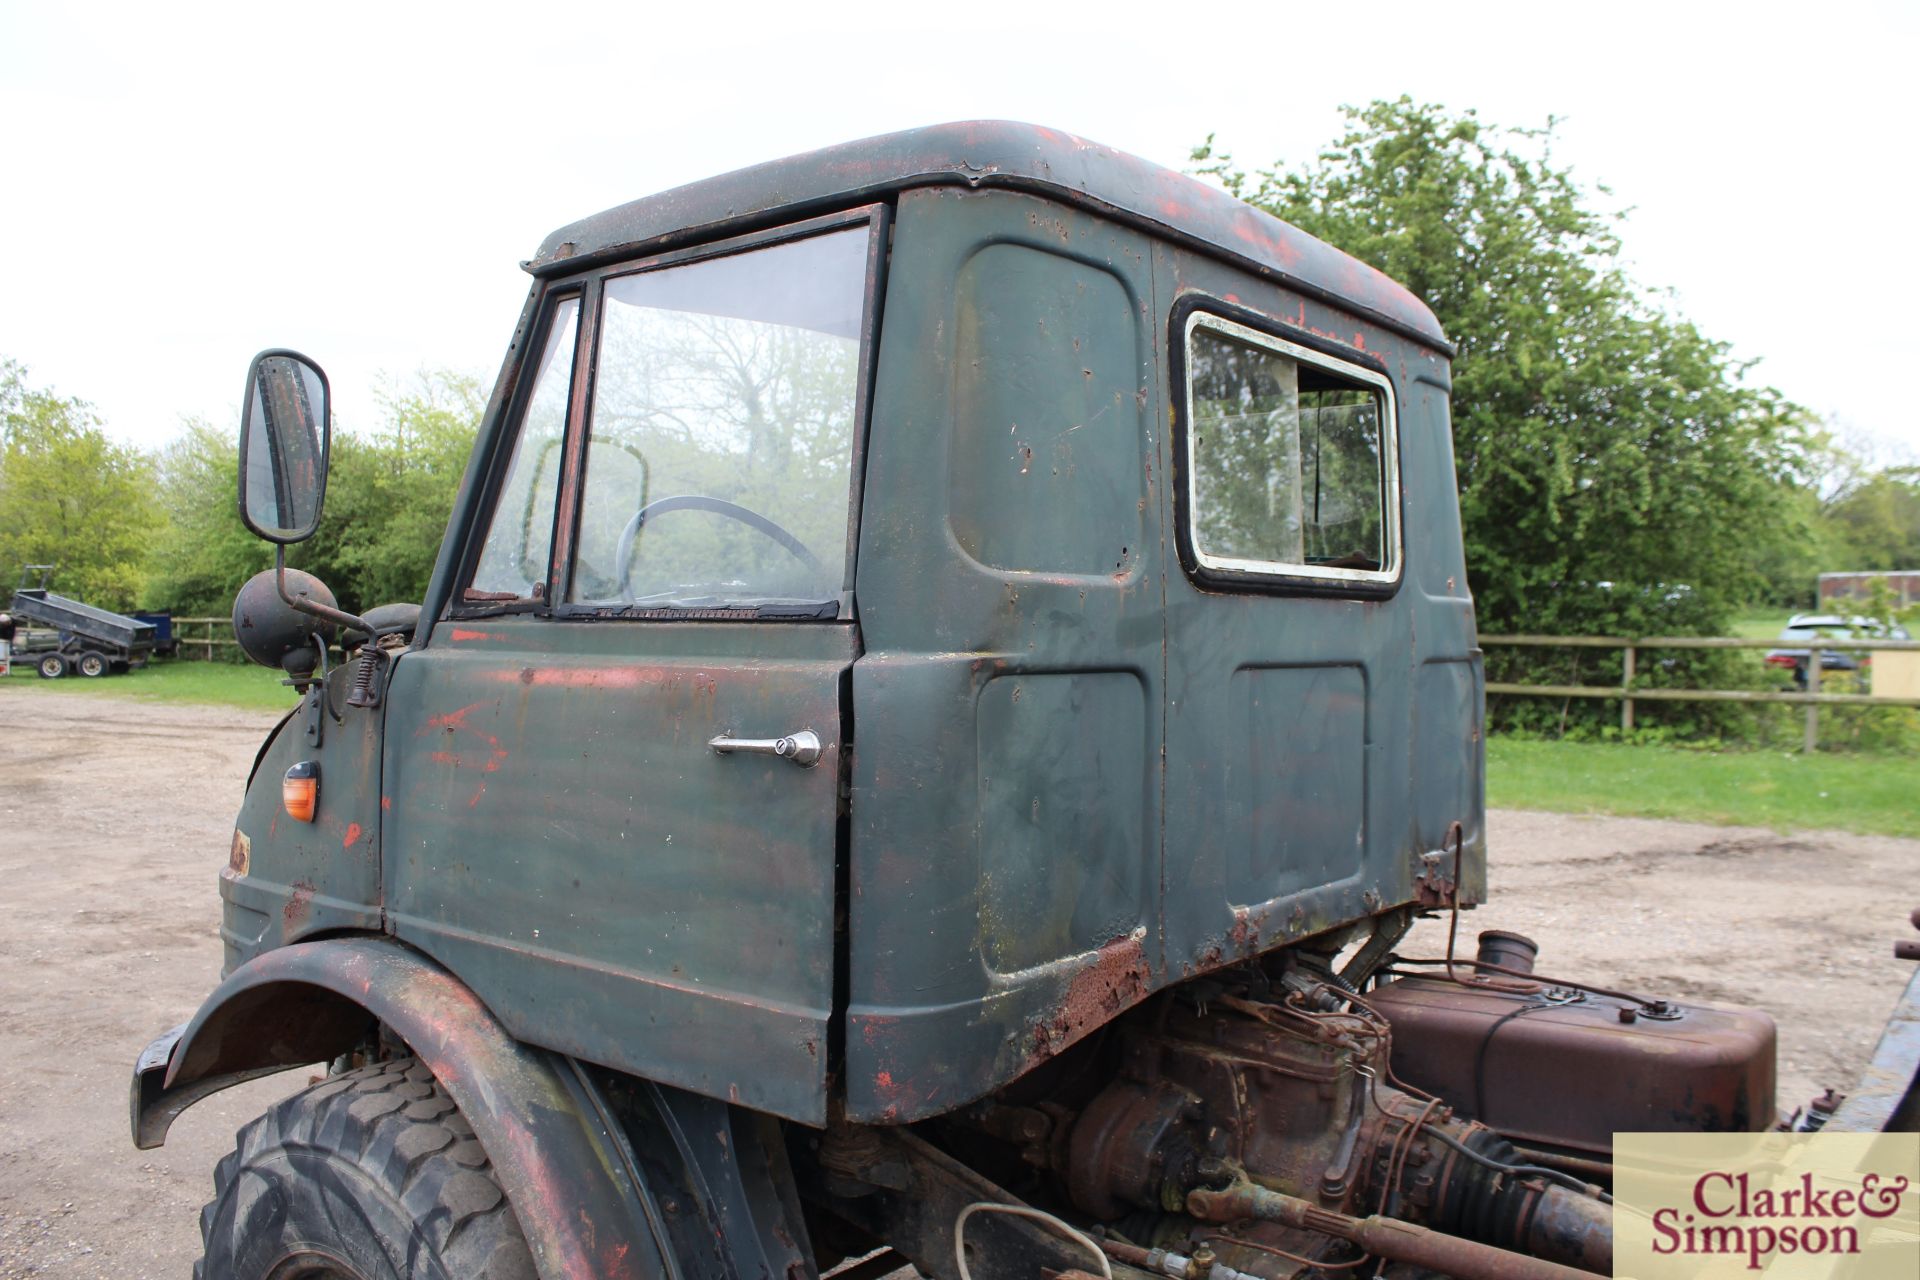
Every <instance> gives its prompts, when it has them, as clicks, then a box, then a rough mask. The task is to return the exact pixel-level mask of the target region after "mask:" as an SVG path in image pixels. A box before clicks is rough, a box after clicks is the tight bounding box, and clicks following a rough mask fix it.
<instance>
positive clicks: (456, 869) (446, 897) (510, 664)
mask: <svg viewBox="0 0 1920 1280" xmlns="http://www.w3.org/2000/svg"><path fill="white" fill-rule="evenodd" d="M877 217H878V211H875V210H857V211H854V212H852V213H849V214H847V215H843V216H840V217H836V218H829V219H822V220H818V221H815V222H811V223H807V224H804V225H800V226H796V227H789V228H785V229H783V230H781V231H778V232H773V233H768V234H763V235H761V236H758V237H754V238H752V239H746V240H740V241H733V242H728V243H726V244H722V245H718V246H713V247H708V248H703V249H700V250H695V251H688V252H683V253H679V254H674V255H667V256H664V257H660V258H656V259H651V260H647V261H643V262H637V263H629V264H622V265H620V266H617V267H614V268H610V269H607V270H604V271H601V272H596V273H591V274H586V275H583V276H580V277H576V278H574V279H572V280H569V281H561V282H557V283H556V284H555V285H553V286H550V287H549V290H548V301H547V303H546V304H545V314H544V319H543V321H542V324H541V333H540V338H539V342H538V344H537V346H536V347H535V348H534V350H535V351H536V352H537V354H535V355H534V357H533V359H531V360H530V361H529V362H528V365H527V373H526V376H524V377H522V378H521V379H520V381H521V383H522V384H523V390H522V394H521V395H520V397H519V401H520V403H519V404H518V405H517V406H515V407H514V409H513V411H512V413H510V414H509V415H508V418H507V423H508V427H507V429H506V430H505V431H500V432H496V437H497V438H496V441H495V443H494V446H493V452H494V454H495V455H497V456H496V457H495V458H494V459H493V460H492V461H491V462H490V463H488V464H487V468H486V474H485V476H484V482H485V483H486V485H487V490H486V493H487V497H486V498H485V499H484V500H483V501H481V502H478V503H475V504H473V506H474V507H475V512H476V514H475V515H474V517H473V520H472V526H473V527H472V528H471V529H470V530H469V531H467V534H466V537H465V539H464V548H463V551H462V559H461V561H460V563H459V565H458V572H459V574H460V577H459V578H458V579H457V580H456V586H455V591H454V598H455V600H456V601H457V602H458V603H456V604H455V606H454V607H453V608H452V610H451V612H450V616H447V617H444V618H442V619H439V620H438V621H437V623H436V625H435V627H434V629H433V632H432V634H431V637H430V639H429V641H428V643H427V644H426V646H425V647H424V649H422V650H420V651H417V652H414V653H411V654H409V655H407V656H406V657H404V658H403V659H402V660H401V662H400V663H399V665H398V668H397V669H396V672H395V675H394V681H393V685H392V694H391V697H392V699H393V705H392V707H391V709H390V712H389V716H388V763H387V769H386V782H387V788H386V790H387V794H386V797H385V801H386V803H387V804H388V805H389V816H388V821H387V840H386V851H387V853H386V856H387V860H388V866H387V875H388V881H389V884H390V886H391V891H390V904H391V906H390V919H391V922H392V923H391V927H392V929H393V931H394V932H395V933H396V934H397V935H398V936H399V937H401V938H402V939H404V940H406V941H408V942H411V943H413V944H414V945H416V946H419V947H420V948H421V949H423V950H424V951H426V952H428V953H429V954H431V955H433V956H434V957H435V958H437V959H439V960H440V961H441V962H442V963H444V964H446V965H447V966H448V967H449V968H450V969H452V970H453V971H454V972H455V973H456V974H458V975H459V976H460V977H461V978H462V979H463V980H464V981H466V982H467V983H468V984H469V985H470V986H472V987H473V988H474V990H475V991H476V992H477V993H478V994H479V995H480V997H481V998H482V999H483V1000H485V1001H486V1002H487V1004H488V1005H489V1006H490V1007H491V1008H492V1009H493V1010H494V1011H495V1012H496V1013H497V1014H498V1015H499V1016H500V1017H501V1018H502V1019H503V1021H505V1022H506V1024H507V1025H508V1026H509V1028H510V1029H511V1030H512V1031H513V1032H514V1034H516V1035H517V1036H519V1037H521V1038H522V1039H525V1040H528V1041H530V1042H533V1043H536V1044H541V1045H544V1046H547V1047H549V1048H553V1049H556V1050H559V1051H561V1052H565V1053H569V1054H572V1055H575V1056H578V1057H582V1058H586V1059H589V1060H592V1061H595V1062H599V1063H603V1064H606V1065H608V1066H612V1067H615V1068H618V1069H621V1070H625V1071H630V1072H634V1073H636V1074H640V1075H644V1076H647V1077H649V1078H652V1079H655V1080H659V1081H662V1082H665V1083H669V1084H674V1085H679V1086H682V1087H684V1088H688V1089H691V1090H694V1091H696V1092H699V1093H702V1094H705V1095H708V1096H712V1097H717V1098H725V1099H729V1100H732V1101H737V1102H740V1103H743V1104H745V1105H747V1106H750V1107H754V1108H756V1109H760V1110H764V1111H769V1112H772V1113H775V1114H778V1115H783V1116H788V1117H791V1118H794V1119H798V1120H802V1121H806V1122H809V1123H815V1124H818V1123H821V1122H823V1121H824V1119H825V1115H826V1069H827V1028H828V1023H829V1020H830V1018H831V1014H832V1003H833V961H834V945H833V942H834V911H835V866H836V856H835V855H836V835H837V828H838V823H839V818H840V796H841V772H842V770H841V766H842V761H843V758H844V756H845V753H846V751H847V750H848V747H849V745H850V744H849V743H848V741H847V730H848V726H847V724H846V723H845V722H844V721H843V719H842V715H841V707H842V705H843V699H844V691H845V686H846V681H847V678H848V672H849V669H850V667H851V665H852V663H853V661H854V659H855V657H856V656H857V654H858V650H859V638H858V633H857V630H856V627H855V623H854V620H853V598H852V589H851V584H852V581H853V577H852V575H853V565H852V539H851V536H850V530H851V528H852V523H853V521H852V513H853V512H854V511H855V510H856V508H857V497H858V494H857V491H856V490H857V481H856V477H857V476H858V475H859V467H858V461H859V444H860V440H861V435H862V425H861V424H862V422H863V414H864V407H865V392H864V388H865V386H866V373H865V371H866V368H867V360H868V354H867V353H868V348H869V346H870V336H869V333H868V323H867V317H868V316H869V315H870V314H871V306H870V300H871V297H872V293H873V288H874V284H875V280H876V278H877V273H878V269H879V257H878V254H879V246H880V245H881V244H883V243H884V236H881V235H877V234H875V222H876V220H877Z"/></svg>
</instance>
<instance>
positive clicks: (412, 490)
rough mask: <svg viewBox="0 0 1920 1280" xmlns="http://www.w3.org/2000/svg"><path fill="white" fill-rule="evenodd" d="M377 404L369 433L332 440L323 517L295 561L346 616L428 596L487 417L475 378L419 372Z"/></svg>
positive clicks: (343, 434)
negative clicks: (377, 411)
mask: <svg viewBox="0 0 1920 1280" xmlns="http://www.w3.org/2000/svg"><path fill="white" fill-rule="evenodd" d="M379 400H380V407H381V410H382V414H383V419H384V420H383V421H382V422H381V424H380V425H379V426H378V427H376V428H375V429H374V431H373V432H371V433H370V434H368V435H366V436H359V435H353V434H349V433H346V432H336V433H335V435H334V439H333V457H332V461H331V465H330V469H329V474H328V477H327V506H326V512H325V515H324V516H323V518H322V519H321V522H320V531H319V533H317V534H316V535H314V538H313V540H312V541H311V542H308V543H305V544H303V545H302V546H301V547H300V548H299V552H298V556H297V562H298V563H299V565H300V567H301V568H303V569H306V570H308V571H309V572H312V573H315V574H318V575H319V576H320V578H321V579H322V580H323V581H325V582H326V583H327V585H328V586H329V587H331V588H332V589H333V590H334V592H335V593H336V594H337V595H338V596H339V598H340V601H341V603H342V604H343V605H344V606H345V607H347V608H349V609H365V608H372V607H373V606H375V605H379V604H388V603H393V602H398V601H414V602H418V601H419V600H420V599H422V598H423V597H424V596H425V595H426V593H427V582H428V579H430V578H431V577H432V576H433V565H434V561H435V559H436V558H437V557H438V556H439V554H440V543H441V540H442V538H443V536H444V535H445V533H446V528H447V517H448V516H449V515H450V514H451V513H452V511H453V499H454V495H455V494H456V493H458V492H459V489H460V480H461V477H462V476H463V475H464V474H465V472H466V467H467V458H468V456H469V455H470V454H471V453H472V451H473V440H474V436H475V435H476V434H477V433H478V432H479V429H480V415H481V414H482V413H483V412H484V411H485V409H486V392H485V390H484V389H483V388H482V387H481V385H480V382H479V380H478V379H476V378H472V377H469V376H467V375H464V374H457V373H452V372H449V371H447V370H433V371H428V372H423V373H417V374H415V375H414V376H413V379H412V380H411V382H410V383H409V384H408V385H406V386H404V387H396V386H390V387H388V388H386V389H385V390H384V391H383V392H382V393H381V394H380V397H379Z"/></svg>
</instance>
